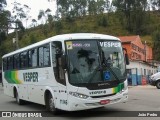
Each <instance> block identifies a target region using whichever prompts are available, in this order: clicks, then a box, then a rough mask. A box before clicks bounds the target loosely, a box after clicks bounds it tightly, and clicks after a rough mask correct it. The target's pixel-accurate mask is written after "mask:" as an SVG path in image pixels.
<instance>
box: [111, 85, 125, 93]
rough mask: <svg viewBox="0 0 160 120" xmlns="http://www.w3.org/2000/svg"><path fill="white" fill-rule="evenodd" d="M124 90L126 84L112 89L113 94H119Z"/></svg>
mask: <svg viewBox="0 0 160 120" xmlns="http://www.w3.org/2000/svg"><path fill="white" fill-rule="evenodd" d="M123 88H124V83H120V84H119V85H118V86H117V87H114V88H112V93H118V92H120V91H121V90H122V89H123Z"/></svg>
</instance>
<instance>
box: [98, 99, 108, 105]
mask: <svg viewBox="0 0 160 120" xmlns="http://www.w3.org/2000/svg"><path fill="white" fill-rule="evenodd" d="M108 103H110V100H101V101H100V104H101V105H105V104H108Z"/></svg>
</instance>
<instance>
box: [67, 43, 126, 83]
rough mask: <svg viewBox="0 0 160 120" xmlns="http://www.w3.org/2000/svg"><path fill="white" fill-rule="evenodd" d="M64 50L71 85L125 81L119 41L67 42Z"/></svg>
mask: <svg viewBox="0 0 160 120" xmlns="http://www.w3.org/2000/svg"><path fill="white" fill-rule="evenodd" d="M66 49H67V56H68V58H67V59H68V69H69V70H68V73H69V82H70V83H71V84H73V85H78V84H88V83H105V82H108V81H116V80H122V79H124V80H125V63H124V57H123V51H122V47H121V43H120V42H119V41H111V40H110V41H109V40H99V41H97V40H75V41H67V42H66ZM103 63H105V64H103Z"/></svg>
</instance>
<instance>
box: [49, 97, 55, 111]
mask: <svg viewBox="0 0 160 120" xmlns="http://www.w3.org/2000/svg"><path fill="white" fill-rule="evenodd" d="M49 108H50V111H54V110H55V105H54V99H53V98H50V100H49Z"/></svg>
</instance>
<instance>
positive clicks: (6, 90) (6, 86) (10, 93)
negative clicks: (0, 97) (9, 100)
mask: <svg viewBox="0 0 160 120" xmlns="http://www.w3.org/2000/svg"><path fill="white" fill-rule="evenodd" d="M13 87H14V84H9V83H4V86H3V90H4V94H6V95H8V96H10V97H14V95H13Z"/></svg>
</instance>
